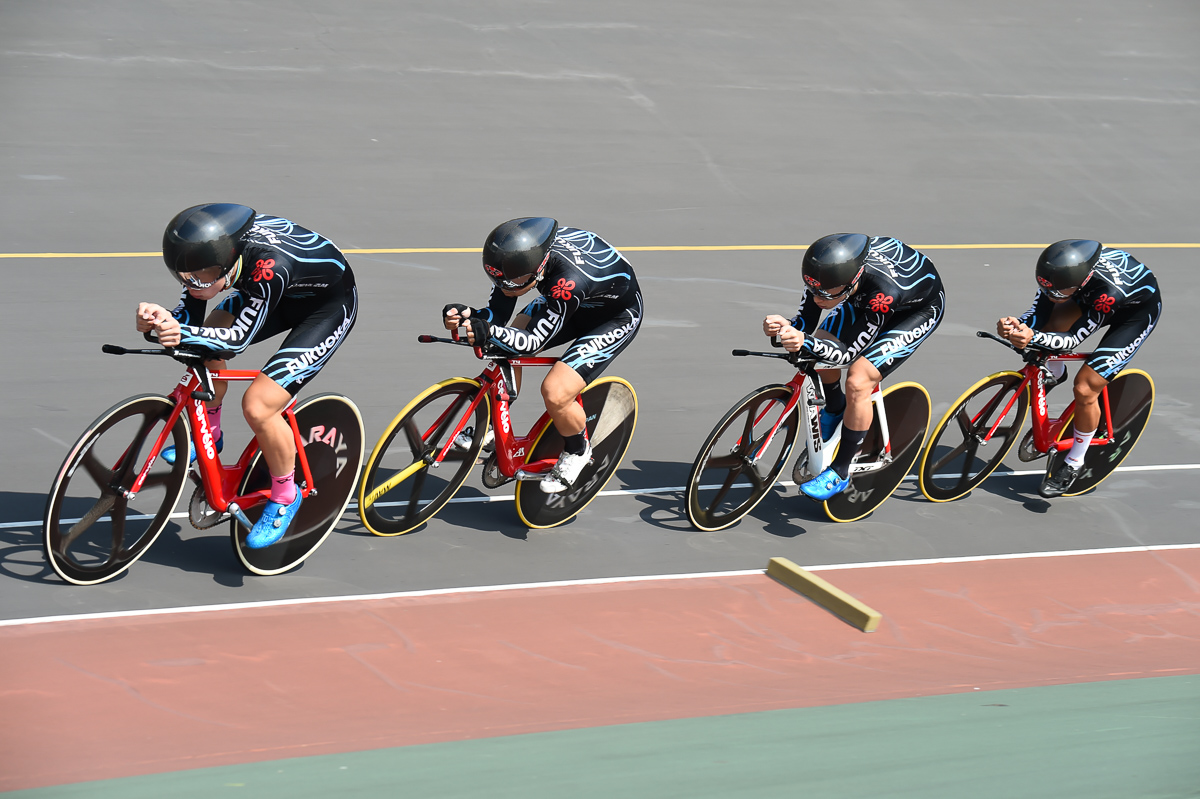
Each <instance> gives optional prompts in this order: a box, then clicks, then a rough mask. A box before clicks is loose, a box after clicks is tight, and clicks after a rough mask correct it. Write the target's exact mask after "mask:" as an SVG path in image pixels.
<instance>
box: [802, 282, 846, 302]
mask: <svg viewBox="0 0 1200 799" xmlns="http://www.w3.org/2000/svg"><path fill="white" fill-rule="evenodd" d="M854 286H855V284H854V283H847V284H846V285H845V286H842V290H841V291H838V292H832V293H831V292H828V291H825V290H824V289H819V288H817V287H816V286H809V287H808V290H809V291H811V292H812V293H813V294H816V295H817V296H818V297H824V298H825V299H827V300H840V299H841V298H842V297H845V296H846V295H847V294H849V293H850V292H851V291H852V290H853V289H854Z"/></svg>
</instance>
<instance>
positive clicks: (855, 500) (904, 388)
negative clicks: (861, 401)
mask: <svg viewBox="0 0 1200 799" xmlns="http://www.w3.org/2000/svg"><path fill="white" fill-rule="evenodd" d="M929 408H930V406H929V394H928V393H927V392H926V391H925V389H924V387H922V386H920V385H918V384H917V383H898V384H897V385H894V386H890V387H889V388H887V389H885V390H884V392H883V410H884V414H885V415H886V416H887V423H888V434H889V442H888V445H889V448H890V451H891V460H890V462H887V463H886V464H885V465H883V466H882V468H879V469H874V470H871V471H868V472H862V473H859V474H854V475H853V476H852V477H851V480H850V487H849V488H847V489H846V490H845V491H843V492H842V493H840V494H838V495H836V496H834V497H832V498H831V499H828V500H826V501H825V503H824V504H825V513H826V514H827V515H828V516H829V518H830V519H833V520H834V521H835V522H853V521H857V520H859V519H861V518H862V517H864V516H866V515H867V514H869V513H871V512H872V511H874V510H875V509H876V508H878V507H879V506H880V505H882V504H883V502H884V500H886V499H887V498H888V497H890V496H891V495H892V493H893V492H894V491H895V490H896V489H897V488H898V487H899V486H900V483H901V482H903V480H904V478H905V477H907V476H908V473H909V471H910V470H911V469H912V467H913V464H914V463H916V461H917V457H918V456H920V454H921V447H922V445H923V444H924V443H925V431H926V430H928V429H929ZM859 453H860V454H859V456H858V460H857V463H858V464H869V463H877V462H884V461H885V458H884V440H883V431H882V428H881V427H880V424H879V415H878V414H875V416H874V418H873V419H872V420H871V429H870V430H868V431H867V437H866V438H865V439H864V440H863V443H862V447H861V448H860V449H859Z"/></svg>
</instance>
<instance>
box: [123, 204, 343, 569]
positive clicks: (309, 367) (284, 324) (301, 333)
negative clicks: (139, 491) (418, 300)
mask: <svg viewBox="0 0 1200 799" xmlns="http://www.w3.org/2000/svg"><path fill="white" fill-rule="evenodd" d="M163 260H164V261H166V264H167V271H169V272H170V273H171V275H172V276H173V277H174V278H175V279H176V280H178V281H179V282H180V283H181V284H183V295H182V297H181V300H180V303H179V305H178V306H177V307H176V308H175V310H174V311H170V312H168V311H167V310H166V309H165V308H164V307H162V306H161V305H156V304H154V303H148V302H143V303H140V304H139V305H138V309H137V317H136V318H137V329H138V331H139V332H146V331H149V330H154V331H156V332H157V334H158V341H159V343H160V344H162V345H163V346H166V347H175V346H179V345H182V346H185V347H189V348H196V349H207V350H213V351H227V352H233V353H239V352H241V351H243V350H244V349H246V347H248V346H249V345H251V344H255V343H257V342H260V341H264V340H266V339H268V338H271V337H273V336H277V335H279V334H280V333H283V332H285V331H288V333H287V336H286V337H285V338H284V339H283V342H282V343H281V345H280V347H279V349H278V351H276V353H275V354H274V355H273V356H271V358H270V360H268V361H267V364H266V365H265V366H264V367H263V369H262V373H261V374H259V375H258V377H256V378H255V379H254V381H253V382H252V383H251V384H250V387H249V388H247V389H246V393H245V395H244V396H243V397H242V412H243V414H244V415H245V417H246V421H247V422H248V423H249V425H250V429H251V430H253V431H254V435H255V436H256V437H257V439H258V443H259V446H260V447H261V448H262V453H263V457H264V459H265V460H266V462H267V467H268V468H269V470H270V472H271V496H270V501H269V502H268V503H267V505H266V507H265V508H264V510H263V513H262V516H261V517H260V518H259V520H258V522H257V523H256V524H255V525H254V529H253V530H251V531H250V534H249V535H248V536H247V539H246V543H247V545H248V546H250V547H251V548H255V549H258V548H262V547H266V546H270V545H271V544H274V543H275V542H277V541H279V540H280V539H281V538H283V536H284V534H285V533H286V532H287V528H288V525H289V524H290V523H291V521H292V519H293V518H295V516H296V512H297V511H298V510H299V508H300V502H301V499H302V496H301V492H300V491H299V490H298V489H297V487H296V483H295V463H296V443H295V439H294V436H293V434H292V430H291V428H290V427H289V426H288V423H287V422H286V421H285V420H284V418H283V416H282V415H281V413H282V411H283V409H284V408H285V407H287V405H288V403H290V402H291V401H292V398H293V397H294V396H295V395H296V394H297V393H298V392H299V391H300V388H301V387H302V386H303V385H306V384H307V383H308V382H309V381H310V380H312V378H313V377H315V376H316V375H317V373H318V372H319V371H321V368H322V367H323V366H324V365H325V364H326V363H327V362H328V361H329V359H330V357H332V356H333V353H334V352H335V351H336V350H337V349H338V347H340V346H341V344H342V342H343V341H344V340H345V338H346V335H347V334H348V333H349V332H350V329H351V328H352V327H354V322H355V319H356V316H357V313H358V292H357V289H356V288H355V284H354V273H353V272H351V270H350V265H349V263H348V262H347V261H346V256H345V255H343V254H342V252H341V251H340V250H339V249H338V248H337V247H336V246H334V244H333V243H332V242H331V241H329V240H328V239H326V238H324V237H323V236H320V235H318V234H317V233H314V232H312V231H311V230H307V229H305V228H302V227H300V226H299V225H297V224H295V223H294V222H290V221H288V220H287V219H282V218H280V217H277V216H268V215H266V214H257V213H255V211H254V209H253V208H248V207H246V206H244V205H234V204H230V203H209V204H205V205H196V206H192V207H191V208H187V209H185V210H183V211H181V212H180V213H179V214H178V215H176V217H175V218H174V219H172V220H171V222H170V224H168V225H167V229H166V232H165V233H164V234H163ZM226 290H232V293H230V294H229V295H227V296H226V297H225V299H223V300H222V301H221V302H220V303H219V304H218V305H217V307H216V308H215V309H213V311H212V312H210V313H208V315H207V317H205V310H206V308H207V305H208V302H209V300H213V299H215V298H216V297H217V295H218V294H220V293H221V292H223V291H226ZM205 365H206V366H207V367H208V368H209V369H223V368H224V366H225V362H224V360H220V359H215V360H213V361H209V362H207V363H206V364H205ZM213 388H214V394H215V395H216V396H215V399H213V400H212V401H211V402H209V403H207V410H208V412H207V419H206V423H207V425H208V428H209V431H210V433H211V440H212V441H213V442H215V443H214V446H215V448H216V449H217V451H220V449H221V447H222V444H223V438H224V437H223V436H222V434H221V403H222V401H223V399H224V397H225V391H226V389H227V388H228V385H227V384H226V383H225V381H215V382H214V386H213ZM197 421H198V420H197ZM205 440H206V441H207V440H208V438H207V437H206V438H205ZM189 450H191V447H189ZM162 455H163V458H164V459H165V460H167V461H168V462H171V463H173V462H174V459H175V458H176V457H178V454H177V453H176V452H175V451H174V449H173V448H168V449H166V450H163V453H162ZM189 458H191V459H194V458H195V452H194V451H189Z"/></svg>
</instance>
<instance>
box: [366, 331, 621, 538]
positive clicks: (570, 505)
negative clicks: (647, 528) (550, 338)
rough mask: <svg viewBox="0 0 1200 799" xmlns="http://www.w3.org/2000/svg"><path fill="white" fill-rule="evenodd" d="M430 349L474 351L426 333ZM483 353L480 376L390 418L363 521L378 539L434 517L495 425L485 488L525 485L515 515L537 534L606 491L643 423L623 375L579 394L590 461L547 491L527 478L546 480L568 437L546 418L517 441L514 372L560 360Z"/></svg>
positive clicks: (443, 386) (456, 382) (450, 383)
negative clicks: (565, 484)
mask: <svg viewBox="0 0 1200 799" xmlns="http://www.w3.org/2000/svg"><path fill="white" fill-rule="evenodd" d="M417 341H419V342H421V343H422V344H431V343H439V344H457V345H459V346H464V347H470V346H471V345H470V344H468V343H467V342H465V341H460V340H458V339H457V338H454V339H448V338H439V337H437V336H418V337H417ZM473 349H474V350H475V356H476V357H477V358H482V359H485V360H487V361H488V362H489V363H488V366H487V368H486V369H484V370H483V373H482V374H480V375H479V376H478V377H476V378H475V379H473V380H472V379H470V378H466V377H452V378H450V379H449V380H443V381H441V382H440V383H435V384H434V385H432V386H430V387H429V388H427V389H426V390H425V391H423V392H421V393H420V394H418V395H417V397H416V399H414V400H413V401H412V402H410V403H409V404H408V405H406V406H405V408H404V410H402V411H400V413H399V414H397V416H396V418H395V419H393V420H392V421H391V423H390V424H389V425H388V426H387V429H385V430H384V431H383V435H382V436H381V437H380V439H379V443H377V444H376V445H375V450H374V451H373V452H372V453H371V457H370V458H369V459H368V460H367V464H366V466H365V467H364V469H363V479H362V485H361V487H360V488H359V492H358V515H359V518H361V519H362V523H363V525H364V526H365V527H366V528H367V529H368V530H370V531H371V532H372V533H374V534H375V535H383V536H394V535H402V534H404V533H408V532H411V531H412V530H415V529H416V528H417V527H420V526H421V525H422V524H424V523H425V522H426V521H428V520H429V519H431V518H433V516H434V514H436V513H437V512H438V511H439V510H441V509H442V508H443V507H444V506H445V505H446V503H447V502H449V501H450V499H451V498H452V497H453V496H454V494H455V492H457V491H458V489H459V487H460V486H461V485H462V484H463V482H465V481H466V479H467V476H468V475H469V474H470V473H471V469H472V467H473V466H474V465H475V462H476V460H477V459H478V458H479V456H480V453H481V451H482V448H483V442H484V438H485V434H486V433H487V430H488V425H489V422H490V424H491V425H492V426H493V428H494V430H495V451H494V452H492V453H491V454H490V455H488V456H487V459H486V460H485V462H484V464H483V484H484V486H486V487H487V488H498V487H499V486H502V485H504V484H505V483H508V482H511V481H513V480H517V481H518V483H517V490H516V505H517V515H518V516H520V518H521V521H522V522H524V523H525V525H526V526H528V527H532V528H544V527H554V526H556V525H559V524H562V523H564V522H566V521H568V520H570V519H572V518H573V517H574V516H575V515H576V514H578V513H579V512H580V511H581V510H583V509H584V507H585V506H586V505H587V504H588V503H589V502H591V501H592V499H593V498H594V497H595V496H596V494H598V493H599V492H600V490H601V489H602V488H604V485H605V483H607V482H608V480H609V478H611V477H612V475H613V473H614V472H615V471H616V470H617V466H619V465H620V463H621V459H622V458H623V457H625V451H626V450H627V449H628V448H629V442H630V440H631V439H632V438H633V430H634V427H635V426H636V425H637V395H636V394H635V393H634V391H633V386H631V385H629V384H628V383H626V382H625V381H624V380H622V379H621V378H619V377H601V378H600V379H598V380H595V381H594V382H592V383H590V384H589V385H588V386H587V388H585V389H584V390H583V393H581V394H580V395H579V399H578V402H579V403H580V404H581V405H582V406H583V410H584V413H585V415H586V418H587V431H588V440H589V441H591V444H592V462H591V463H590V464H588V465H587V466H585V467H584V469H583V471H582V472H581V473H580V475H579V477H578V478H576V480H575V483H574V485H572V486H571V488H569V489H568V490H567V491H564V492H562V493H559V494H545V493H543V492H542V491H541V490H540V489H539V488H538V487H537V486H530V485H528V482H527V481H541V479H542V478H543V477H544V476H545V475H546V473H547V472H548V471H550V469H551V468H553V467H554V464H555V463H556V462H557V461H558V456H559V454H560V453H561V452H562V445H563V441H562V436H560V435H559V433H558V431H557V430H556V429H555V428H554V425H553V424H552V423H551V422H550V417H549V415H548V414H542V416H541V418H539V419H538V420H537V422H535V423H534V425H533V427H532V428H531V429H530V430H529V432H528V433H527V434H525V435H523V436H518V435H517V434H516V433H515V432H514V431H513V427H512V421H511V419H510V417H509V404H510V403H511V402H512V401H513V400H514V399H516V381H515V380H514V379H513V367H515V366H553V365H554V364H555V363H557V362H558V359H557V358H501V357H494V356H485V355H484V353H483V351H482V350H481V349H479V348H478V347H475V348H473Z"/></svg>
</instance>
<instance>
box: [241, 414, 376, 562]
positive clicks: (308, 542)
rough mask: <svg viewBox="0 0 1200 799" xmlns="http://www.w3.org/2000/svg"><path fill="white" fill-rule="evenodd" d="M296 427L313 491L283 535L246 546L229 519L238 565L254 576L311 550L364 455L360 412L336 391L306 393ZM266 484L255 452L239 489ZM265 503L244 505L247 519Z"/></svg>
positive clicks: (329, 526)
mask: <svg viewBox="0 0 1200 799" xmlns="http://www.w3.org/2000/svg"><path fill="white" fill-rule="evenodd" d="M296 427H297V428H298V429H299V430H300V440H301V441H302V442H303V443H304V456H305V458H306V459H307V460H308V470H309V473H310V474H311V475H312V479H313V484H312V486H311V487H312V488H315V489H316V495H315V496H314V495H311V494H310V495H309V496H307V497H305V498H304V501H303V502H301V503H300V510H299V511H297V513H296V516H295V518H293V519H292V523H291V524H290V525H288V529H287V533H286V534H285V535H284V536H283V538H282V539H280V540H279V541H278V542H276V543H274V544H272V545H271V546H269V547H263V548H262V549H251V548H250V547H248V546H246V536H247V535H248V534H249V532H250V531H249V530H247V529H246V528H244V527H242V525H241V524H239V523H238V522H237V521H236V520H234V521H231V522H230V523H229V525H230V527H229V534H230V538H231V539H232V541H233V549H234V552H236V553H237V556H238V560H240V561H241V562H242V565H243V566H245V567H246V568H247V569H248V570H250V571H251V572H253V573H254V574H279V573H281V572H285V571H287V570H288V569H292V568H295V567H296V566H297V565H299V564H300V563H301V562H302V561H303V560H304V559H305V558H307V557H308V556H309V555H311V554H312V553H313V552H315V551H316V549H317V547H319V546H321V544H322V542H324V541H325V539H326V538H327V537H328V536H329V533H330V532H331V531H332V530H333V527H334V525H336V524H337V523H338V520H339V519H341V518H342V513H344V512H345V510H346V506H347V505H348V504H349V503H350V497H352V496H353V495H354V489H355V487H356V486H357V485H358V471H359V467H360V466H361V465H362V454H363V424H362V416H361V415H359V412H358V408H357V407H356V406H355V405H354V403H353V402H351V401H350V400H348V399H346V398H345V397H343V396H341V395H340V394H319V395H317V396H315V397H310V398H309V399H307V400H305V401H304V402H302V403H300V405H298V406H297V407H296ZM303 480H304V469H303V468H302V467H301V465H300V455H299V453H297V454H296V485H297V487H299V485H300V483H301V481H303ZM270 487H271V473H270V472H269V471H268V469H267V462H266V459H265V458H263V457H262V451H261V450H259V451H258V452H256V453H255V454H254V456H253V457H252V459H251V461H250V465H249V467H248V468H247V469H246V475H245V477H243V478H242V485H241V487H240V488H239V489H238V493H239V494H241V495H246V494H249V493H251V492H254V491H264V490H265V491H269V490H270ZM265 505H266V503H265V502H260V503H259V504H257V505H255V506H254V507H252V508H247V509H246V516H247V517H248V518H249V519H250V521H251V523H253V522H256V521H258V518H259V516H261V515H262V510H263V508H264V507H265Z"/></svg>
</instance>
